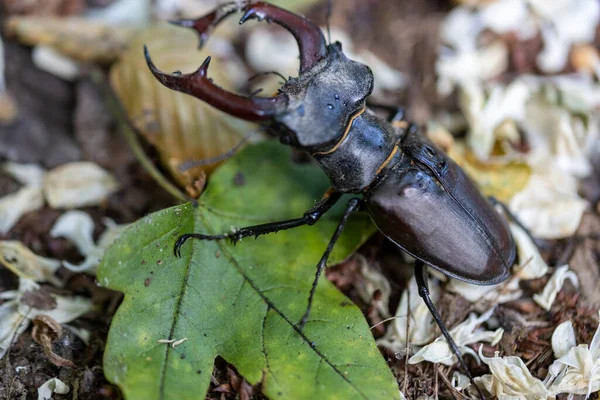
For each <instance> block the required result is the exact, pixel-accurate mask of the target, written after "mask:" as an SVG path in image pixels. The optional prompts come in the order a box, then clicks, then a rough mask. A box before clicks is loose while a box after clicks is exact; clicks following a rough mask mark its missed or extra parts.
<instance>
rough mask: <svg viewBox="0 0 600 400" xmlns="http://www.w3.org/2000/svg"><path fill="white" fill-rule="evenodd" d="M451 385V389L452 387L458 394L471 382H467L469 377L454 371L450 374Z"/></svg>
mask: <svg viewBox="0 0 600 400" xmlns="http://www.w3.org/2000/svg"><path fill="white" fill-rule="evenodd" d="M451 383H452V387H454V389H456V390H458V391H459V392H460V391H461V390H463V389H465V388H466V387H467V386H469V385H470V384H471V382H470V381H469V377H468V376H466V375H465V374H462V373H460V372H458V371H454V373H453V374H452V380H451Z"/></svg>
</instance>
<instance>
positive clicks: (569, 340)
mask: <svg viewBox="0 0 600 400" xmlns="http://www.w3.org/2000/svg"><path fill="white" fill-rule="evenodd" d="M575 346H577V341H576V340H575V330H574V329H573V324H572V323H571V321H570V320H569V321H565V322H563V323H562V324H560V325H558V326H557V327H556V329H554V333H552V351H554V358H561V357H562V356H564V355H566V354H567V353H568V352H569V350H571V348H573V347H575Z"/></svg>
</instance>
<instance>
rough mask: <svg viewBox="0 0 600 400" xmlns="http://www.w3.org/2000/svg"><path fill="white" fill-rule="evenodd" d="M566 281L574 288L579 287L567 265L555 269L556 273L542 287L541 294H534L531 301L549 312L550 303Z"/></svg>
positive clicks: (575, 277)
mask: <svg viewBox="0 0 600 400" xmlns="http://www.w3.org/2000/svg"><path fill="white" fill-rule="evenodd" d="M566 279H568V280H570V281H571V283H572V284H573V285H574V286H575V287H578V286H579V280H578V279H577V275H575V272H573V271H569V266H568V265H563V266H562V267H558V268H556V271H554V274H552V277H551V278H550V280H549V281H548V283H547V284H546V286H545V287H544V290H543V291H542V293H541V294H538V293H536V294H534V295H533V300H534V301H535V302H536V303H538V304H539V305H540V307H542V308H543V309H544V310H546V311H550V308H551V307H552V303H554V300H555V299H556V296H557V295H558V292H560V289H561V288H562V286H563V283H564V282H565V280H566Z"/></svg>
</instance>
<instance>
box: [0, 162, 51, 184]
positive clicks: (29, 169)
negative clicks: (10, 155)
mask: <svg viewBox="0 0 600 400" xmlns="http://www.w3.org/2000/svg"><path fill="white" fill-rule="evenodd" d="M2 170H3V171H4V172H6V173H7V174H8V175H10V176H11V177H13V178H14V179H16V180H17V181H19V183H20V184H22V185H25V186H30V185H31V186H42V183H43V181H44V175H46V171H44V169H43V168H42V167H40V166H38V165H37V164H18V163H13V162H6V163H4V164H2Z"/></svg>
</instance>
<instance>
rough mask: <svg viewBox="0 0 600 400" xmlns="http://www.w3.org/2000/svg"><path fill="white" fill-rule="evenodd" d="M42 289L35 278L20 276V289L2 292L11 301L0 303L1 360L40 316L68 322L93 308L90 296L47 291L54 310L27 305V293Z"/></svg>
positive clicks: (31, 294)
mask: <svg viewBox="0 0 600 400" xmlns="http://www.w3.org/2000/svg"><path fill="white" fill-rule="evenodd" d="M39 290H40V286H39V285H38V284H37V283H35V282H34V281H32V280H29V279H24V278H20V279H19V290H18V291H11V292H5V293H2V295H3V296H2V298H4V299H8V298H10V299H11V300H9V301H7V302H5V303H4V304H2V305H0V359H2V357H4V355H5V354H6V352H7V351H8V349H9V348H10V345H11V343H12V342H13V341H14V340H15V339H16V338H18V337H19V335H21V334H22V333H23V332H25V330H26V329H27V327H28V326H29V324H30V322H31V320H32V319H33V318H35V317H36V316H38V315H40V314H45V315H47V316H48V317H50V318H52V319H53V320H55V321H56V322H57V323H59V324H64V323H67V322H70V321H72V320H74V319H76V318H78V317H80V316H82V315H84V314H86V313H88V312H89V311H91V310H92V302H91V301H90V300H89V299H86V298H83V297H65V296H59V295H56V294H47V293H44V295H47V296H50V297H51V298H52V301H53V304H52V307H53V308H52V309H48V308H47V307H44V308H45V309H44V310H42V309H38V308H35V307H34V306H32V305H31V304H26V302H25V298H26V297H25V295H28V296H29V297H32V296H35V295H36V292H37V291H39Z"/></svg>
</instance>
